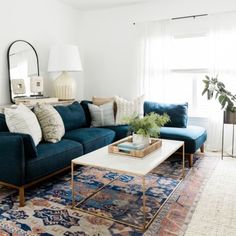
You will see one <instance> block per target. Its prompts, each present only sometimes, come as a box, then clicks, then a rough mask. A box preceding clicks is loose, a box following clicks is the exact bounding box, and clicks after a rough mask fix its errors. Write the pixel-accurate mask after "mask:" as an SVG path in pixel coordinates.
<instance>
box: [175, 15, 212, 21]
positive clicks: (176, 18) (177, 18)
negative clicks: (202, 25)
mask: <svg viewBox="0 0 236 236" xmlns="http://www.w3.org/2000/svg"><path fill="white" fill-rule="evenodd" d="M202 16H208V14H201V15H192V16H180V17H174V18H171V20H181V19H186V18H196V17H202Z"/></svg>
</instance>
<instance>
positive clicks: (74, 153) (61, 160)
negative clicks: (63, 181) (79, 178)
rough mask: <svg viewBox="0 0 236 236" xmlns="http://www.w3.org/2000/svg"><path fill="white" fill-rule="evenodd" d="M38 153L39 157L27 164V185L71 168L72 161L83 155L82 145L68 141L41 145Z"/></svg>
mask: <svg viewBox="0 0 236 236" xmlns="http://www.w3.org/2000/svg"><path fill="white" fill-rule="evenodd" d="M37 151H38V157H37V158H35V159H30V160H28V161H27V162H26V168H25V172H26V182H27V183H29V182H31V181H33V180H36V179H38V178H41V177H44V176H46V175H49V174H51V173H53V172H55V171H57V170H60V169H62V168H65V167H67V166H70V164H71V160H72V159H74V158H76V157H79V156H81V155H83V147H82V145H81V144H80V143H78V142H75V141H73V140H67V139H62V140H61V141H60V142H58V143H40V144H39V145H38V146H37Z"/></svg>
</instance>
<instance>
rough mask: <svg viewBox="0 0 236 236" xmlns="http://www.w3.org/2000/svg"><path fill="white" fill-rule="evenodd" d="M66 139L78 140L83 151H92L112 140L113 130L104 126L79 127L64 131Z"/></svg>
mask: <svg viewBox="0 0 236 236" xmlns="http://www.w3.org/2000/svg"><path fill="white" fill-rule="evenodd" d="M64 137H65V138H66V139H71V140H74V141H77V142H80V143H81V144H82V145H83V148H84V153H89V152H92V151H94V150H96V149H98V148H101V147H103V146H106V145H108V144H110V143H112V142H113V141H114V138H115V132H114V131H112V130H109V129H104V128H80V129H76V130H72V131H69V132H66V134H65V136H64Z"/></svg>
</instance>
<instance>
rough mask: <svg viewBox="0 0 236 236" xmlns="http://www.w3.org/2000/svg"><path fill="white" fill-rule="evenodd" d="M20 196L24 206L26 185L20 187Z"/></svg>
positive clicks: (21, 205)
mask: <svg viewBox="0 0 236 236" xmlns="http://www.w3.org/2000/svg"><path fill="white" fill-rule="evenodd" d="M19 198H20V207H23V206H24V205H25V188H24V187H20V188H19Z"/></svg>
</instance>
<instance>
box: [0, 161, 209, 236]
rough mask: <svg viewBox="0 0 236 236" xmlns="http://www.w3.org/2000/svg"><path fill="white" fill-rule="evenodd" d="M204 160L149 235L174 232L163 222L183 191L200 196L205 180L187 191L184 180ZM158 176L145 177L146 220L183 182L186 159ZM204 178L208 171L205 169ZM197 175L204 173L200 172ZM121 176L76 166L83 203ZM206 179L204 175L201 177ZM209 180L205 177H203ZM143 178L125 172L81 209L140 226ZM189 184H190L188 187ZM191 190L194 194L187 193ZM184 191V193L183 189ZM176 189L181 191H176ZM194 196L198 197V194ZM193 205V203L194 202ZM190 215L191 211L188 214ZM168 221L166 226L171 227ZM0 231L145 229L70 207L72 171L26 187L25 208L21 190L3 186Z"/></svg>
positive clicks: (79, 234) (125, 233)
mask: <svg viewBox="0 0 236 236" xmlns="http://www.w3.org/2000/svg"><path fill="white" fill-rule="evenodd" d="M203 159H204V158H199V157H195V167H194V168H192V169H191V171H189V170H188V169H187V173H188V174H187V176H186V178H185V181H183V183H181V184H180V187H179V188H178V191H177V192H175V194H173V195H172V197H171V198H170V200H169V201H168V202H167V204H165V205H164V207H163V208H162V211H161V212H160V214H158V216H157V218H156V220H155V221H154V222H153V223H152V224H151V226H150V228H149V229H148V230H147V231H146V233H145V235H153V236H154V235H158V234H159V233H160V235H174V234H163V232H165V227H164V228H163V221H164V222H165V221H166V217H167V216H168V214H169V213H170V212H171V207H173V205H174V203H176V198H178V196H180V195H178V194H180V192H181V194H182V195H183V196H184V192H185V196H189V194H190V195H192V198H193V199H192V200H194V199H195V197H196V196H195V195H196V194H195V193H196V192H197V191H198V190H199V189H200V188H201V187H202V183H203V181H202V182H201V181H198V185H196V183H193V185H192V187H193V189H185V187H186V186H185V184H186V183H187V182H188V180H189V178H190V180H191V178H192V179H193V176H194V174H191V173H192V172H194V170H195V169H196V170H197V169H199V170H200V169H201V164H202V160H203ZM154 172H155V173H154V174H150V175H148V176H147V178H146V183H147V192H146V195H147V199H146V206H147V208H146V209H147V212H148V214H147V218H148V219H151V218H152V216H153V215H154V214H155V212H156V211H157V210H158V209H159V208H160V207H161V206H162V205H163V203H164V202H165V200H166V199H167V198H168V197H169V196H170V194H171V193H172V192H173V190H174V189H175V187H176V186H177V185H178V184H179V182H180V180H179V178H178V177H179V176H180V174H181V158H178V157H171V158H169V159H168V160H167V161H166V162H164V163H163V164H162V165H161V166H159V167H158V168H157V169H156V170H155V171H154ZM201 174H203V176H200V177H204V176H206V175H207V174H208V173H206V172H205V174H204V171H203V173H202V172H200V175H201ZM197 175H199V173H198V172H197ZM117 176H118V174H117V173H114V172H111V171H106V170H103V169H98V168H88V167H87V168H85V167H83V168H82V167H81V168H79V169H77V170H76V173H75V181H76V201H81V200H83V199H84V198H85V197H87V196H88V195H90V194H91V193H92V192H94V191H95V190H96V189H98V188H100V187H102V186H103V185H104V184H107V183H108V182H110V181H111V180H113V179H114V178H116V177H117ZM200 179H201V178H200ZM203 179H204V178H203ZM141 183H142V182H141V179H140V178H138V177H135V176H130V175H120V176H119V178H118V180H116V181H115V182H113V183H112V184H110V185H108V186H107V187H105V188H104V189H103V190H102V191H101V192H100V193H99V194H97V195H95V196H94V197H93V198H92V199H90V200H88V201H86V202H85V204H83V205H82V209H84V210H89V211H97V212H100V213H101V212H102V213H104V214H107V215H108V216H112V217H114V218H115V219H117V220H125V221H129V222H130V223H132V224H135V225H136V224H137V225H141V224H142V222H143V214H142V204H141V202H142V190H141V189H142V186H141ZM184 186H185V187H184ZM186 190H188V191H189V192H188V193H186ZM179 191H180V192H179ZM176 193H177V195H176ZM194 196H195V197H194ZM178 201H179V202H181V201H183V204H182V206H185V204H186V203H187V204H188V205H190V204H192V203H193V201H191V199H188V198H185V199H184V198H183V199H182V198H181V199H179V198H178ZM191 207H193V206H192V205H191ZM184 210H185V213H186V214H185V217H184V216H183V215H182V218H184V219H186V218H187V215H188V214H190V212H191V211H190V206H188V209H187V208H184ZM187 213H188V214H187ZM182 218H179V217H176V219H177V220H178V221H180V220H182V222H181V223H182V224H181V225H182V226H181V227H180V229H181V230H182V229H183V226H184V223H185V221H184V219H182ZM166 224H168V227H167V228H168V230H169V231H171V230H174V232H176V233H177V230H176V227H175V229H173V228H172V227H171V224H170V223H169V222H167V221H166ZM166 224H164V225H166ZM0 235H1V236H5V235H7V236H8V235H14V236H23V235H41V236H49V235H64V236H109V235H115V236H129V235H130V236H139V235H143V233H142V232H140V231H138V230H135V229H134V228H133V227H129V226H125V225H123V224H118V223H113V222H111V221H109V220H105V219H101V218H98V217H95V216H91V215H89V214H86V213H82V212H80V211H77V210H72V209H71V189H70V174H66V175H64V176H59V177H57V178H54V179H50V182H49V181H48V182H45V183H43V184H41V185H40V186H38V187H34V188H32V189H29V190H27V191H26V205H25V207H23V208H19V207H18V199H17V193H16V192H13V191H12V190H10V189H6V188H0Z"/></svg>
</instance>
